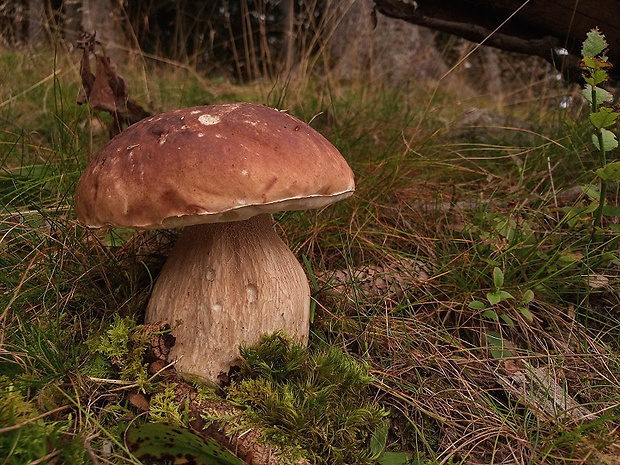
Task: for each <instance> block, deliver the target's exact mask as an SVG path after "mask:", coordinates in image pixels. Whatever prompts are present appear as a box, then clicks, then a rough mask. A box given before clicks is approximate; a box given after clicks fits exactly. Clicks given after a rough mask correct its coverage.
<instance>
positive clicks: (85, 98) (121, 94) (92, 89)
mask: <svg viewBox="0 0 620 465" xmlns="http://www.w3.org/2000/svg"><path fill="white" fill-rule="evenodd" d="M96 46H99V47H100V48H101V50H102V52H101V54H97V53H96V52H95V47H96ZM78 47H79V48H82V50H83V52H82V59H81V61H80V77H81V79H82V87H83V89H82V91H81V92H80V95H79V96H78V99H77V104H78V105H83V104H84V103H86V102H88V103H89V104H90V106H91V107H92V108H93V109H94V110H98V111H105V112H107V113H110V114H111V115H112V117H113V118H114V120H113V122H112V124H111V125H110V127H109V134H110V138H112V137H114V136H115V135H117V134H119V133H120V132H121V131H122V130H123V129H124V127H125V126H129V125H131V124H133V123H136V122H138V121H140V120H141V119H144V118H146V117H147V116H150V115H151V113H149V112H148V111H146V110H145V109H144V108H142V107H141V106H140V105H139V104H138V103H137V102H135V101H134V100H132V99H130V98H129V93H128V88H127V84H126V82H125V79H123V77H122V76H121V75H119V74H118V72H117V67H116V65H115V64H114V63H113V62H112V60H111V59H110V58H109V57H108V56H107V55H106V53H105V49H104V48H103V46H102V45H101V44H100V43H99V42H97V40H96V33H94V34H85V35H84V36H83V37H82V39H81V40H80V41H78ZM91 55H93V56H94V57H95V64H96V70H97V74H96V75H94V74H93V73H92V70H91V64H90V57H91Z"/></svg>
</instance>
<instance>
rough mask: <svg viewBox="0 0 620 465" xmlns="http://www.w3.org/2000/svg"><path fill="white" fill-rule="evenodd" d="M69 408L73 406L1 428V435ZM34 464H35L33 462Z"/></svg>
mask: <svg viewBox="0 0 620 465" xmlns="http://www.w3.org/2000/svg"><path fill="white" fill-rule="evenodd" d="M68 408H71V405H63V406H62V407H58V408H55V409H54V410H50V411H48V412H45V413H42V414H41V415H38V416H36V417H32V418H28V419H27V420H24V421H22V422H21V423H18V424H16V425H11V426H6V427H4V428H0V434H3V433H8V432H9V431H15V430H16V429H19V428H21V427H22V426H26V425H28V424H30V423H32V422H35V421H37V420H40V419H41V418H45V417H47V416H48V415H52V414H54V413H58V412H62V411H63V410H67V409H68ZM32 463H34V462H32Z"/></svg>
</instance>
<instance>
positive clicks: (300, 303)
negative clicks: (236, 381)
mask: <svg viewBox="0 0 620 465" xmlns="http://www.w3.org/2000/svg"><path fill="white" fill-rule="evenodd" d="M309 312H310V289H309V286H308V282H307V279H306V276H305V273H304V271H303V268H302V267H301V265H300V264H299V262H298V261H297V259H296V258H295V256H294V255H293V253H292V252H291V251H290V250H289V248H288V247H287V246H286V244H285V243H284V242H283V241H282V239H280V237H279V236H278V235H277V234H276V232H275V231H274V230H273V227H272V221H271V218H270V217H269V216H268V215H259V216H255V217H252V218H250V219H248V220H245V221H235V222H231V223H216V224H204V225H196V226H189V227H186V228H185V229H184V230H183V232H182V233H181V236H180V237H179V240H178V241H177V243H176V244H175V246H174V248H173V250H172V252H171V254H170V256H169V258H168V260H167V262H166V264H165V265H164V268H163V270H162V272H161V274H160V276H159V278H158V280H157V283H156V284H155V288H154V289H153V293H152V296H151V299H150V301H149V304H148V307H147V311H146V322H147V323H156V322H167V323H169V324H170V325H172V326H173V328H174V330H173V333H174V335H175V337H176V345H175V346H174V347H173V348H172V352H171V357H172V360H174V359H178V361H177V362H176V365H175V366H176V369H177V371H178V372H179V373H181V374H185V375H186V376H187V375H189V376H190V377H198V378H200V379H202V380H203V381H206V382H210V383H212V384H213V383H217V379H218V375H219V374H220V373H222V372H223V373H227V372H228V370H229V369H230V367H231V366H233V365H235V364H236V363H237V362H238V358H239V345H240V344H241V345H249V344H254V343H257V342H258V341H259V340H260V337H261V336H262V335H263V334H265V333H270V332H274V331H276V330H282V331H284V333H285V334H287V335H288V336H291V337H293V338H295V339H297V340H298V341H300V342H302V343H305V342H307V340H308V331H309ZM177 323H179V324H178V325H177Z"/></svg>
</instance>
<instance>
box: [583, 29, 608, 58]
mask: <svg viewBox="0 0 620 465" xmlns="http://www.w3.org/2000/svg"><path fill="white" fill-rule="evenodd" d="M606 48H607V40H605V36H604V35H603V34H601V32H600V31H599V30H598V29H592V30H591V31H590V32H588V33H587V34H586V40H584V41H583V46H582V47H581V56H583V57H595V56H596V55H598V54H600V53H602V52H603V51H604V50H605V49H606Z"/></svg>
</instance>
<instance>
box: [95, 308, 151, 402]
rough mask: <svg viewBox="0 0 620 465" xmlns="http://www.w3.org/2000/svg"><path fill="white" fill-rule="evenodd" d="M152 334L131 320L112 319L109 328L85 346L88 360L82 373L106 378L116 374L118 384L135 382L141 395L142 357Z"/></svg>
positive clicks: (144, 370)
mask: <svg viewBox="0 0 620 465" xmlns="http://www.w3.org/2000/svg"><path fill="white" fill-rule="evenodd" d="M152 333H153V331H152V330H151V329H148V328H146V327H144V326H142V325H137V324H136V323H135V321H134V320H133V319H132V318H129V317H125V318H121V317H119V316H118V315H116V316H115V317H114V321H112V323H111V324H110V325H108V326H107V327H106V328H105V329H104V330H103V331H102V332H100V333H98V334H95V335H93V336H91V337H90V338H89V339H88V341H87V342H86V344H87V346H88V347H89V349H90V353H91V357H90V358H89V361H88V363H87V364H86V366H85V367H84V369H83V373H85V374H87V375H89V376H94V377H98V378H107V377H111V376H115V375H116V372H118V374H119V375H120V378H121V379H122V380H124V381H132V382H135V383H136V384H137V385H138V386H139V388H140V389H141V390H142V391H143V392H144V391H145V390H146V382H147V379H148V377H149V375H148V372H147V364H146V363H145V361H144V353H145V351H146V349H147V347H148V346H149V342H150V340H151V337H152Z"/></svg>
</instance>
